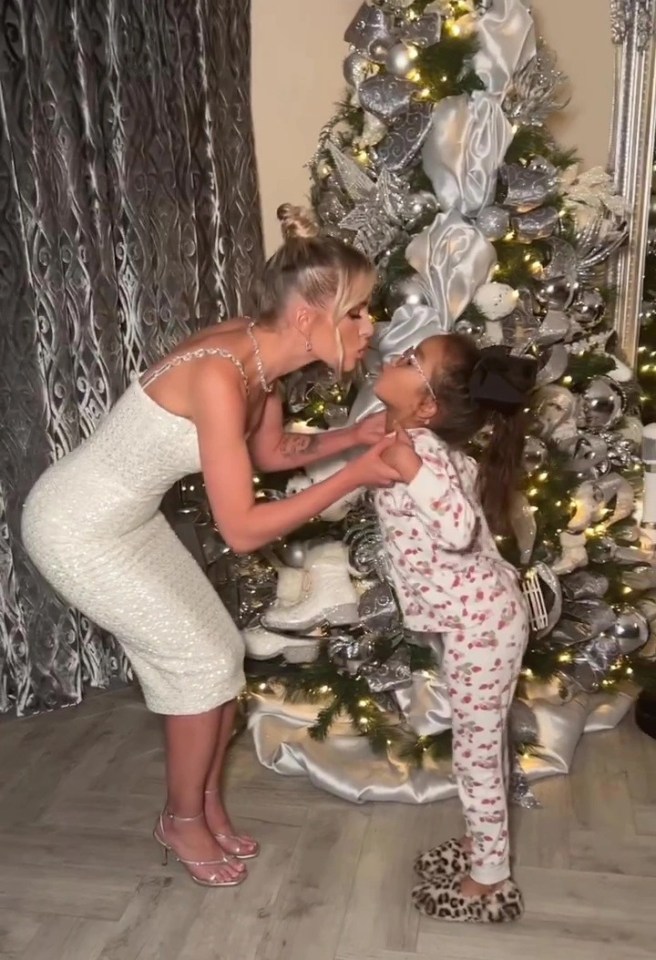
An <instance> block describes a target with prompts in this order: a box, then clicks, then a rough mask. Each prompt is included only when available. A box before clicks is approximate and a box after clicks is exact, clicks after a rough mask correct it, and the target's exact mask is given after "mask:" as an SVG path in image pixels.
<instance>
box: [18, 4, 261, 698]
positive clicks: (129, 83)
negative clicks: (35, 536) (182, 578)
mask: <svg viewBox="0 0 656 960" xmlns="http://www.w3.org/2000/svg"><path fill="white" fill-rule="evenodd" d="M0 8H1V10H0V429H1V439H0V602H1V604H2V609H1V610H0V711H9V710H14V711H15V712H16V713H17V714H18V715H24V714H27V713H31V712H35V711H38V710H42V709H48V708H53V707H56V706H64V705H67V704H73V703H76V702H78V701H79V700H80V698H81V696H82V691H83V688H84V686H85V684H90V685H92V686H106V685H107V684H109V683H110V682H111V681H112V679H114V678H116V679H119V680H120V679H126V677H127V676H128V670H127V665H126V664H125V662H124V661H123V660H122V658H121V656H120V654H119V652H118V650H117V648H116V647H115V646H114V644H113V642H112V640H111V638H109V637H106V636H103V635H102V634H101V632H100V631H99V630H98V629H97V628H96V627H95V626H94V625H93V624H91V623H89V622H88V621H86V620H85V619H84V618H83V617H81V616H80V615H79V614H78V613H76V612H75V611H72V610H70V609H67V608H66V607H65V606H63V605H62V604H61V603H60V602H59V601H58V600H57V599H56V598H55V597H54V596H53V595H52V593H51V592H50V591H49V589H48V588H47V586H46V585H45V584H44V583H43V581H42V580H41V579H40V578H39V577H38V576H37V574H36V573H35V572H34V570H33V569H32V568H31V566H30V564H29V562H28V561H27V559H26V557H25V554H24V552H23V550H22V548H21V544H20V540H19V523H20V513H21V504H22V503H23V501H24V499H25V496H26V494H27V492H28V491H29V489H30V487H31V485H32V483H33V482H34V481H35V479H36V478H37V476H38V475H39V474H40V473H41V472H42V471H43V470H44V469H45V468H46V466H47V465H48V464H49V463H50V462H51V461H52V460H54V459H55V458H58V457H60V456H62V455H63V454H64V453H66V452H67V451H68V450H70V449H71V448H73V447H75V446H76V445H77V444H78V443H79V441H80V440H81V439H82V438H84V437H86V436H87V435H88V434H89V433H90V432H91V431H93V429H94V426H95V424H96V423H97V421H98V419H99V418H100V417H102V416H103V414H104V413H105V412H106V411H107V410H108V409H109V407H110V406H111V405H112V403H113V402H114V401H115V400H116V398H117V397H118V396H119V395H120V394H121V393H122V391H123V390H124V389H125V387H126V385H127V383H128V381H129V380H130V378H131V377H132V376H133V375H134V374H136V373H137V372H138V371H140V370H142V369H143V368H144V367H145V366H146V365H147V364H149V363H150V362H152V361H153V359H155V358H156V357H157V356H159V355H160V354H161V353H163V352H164V351H165V350H166V349H167V348H169V347H170V346H171V345H172V344H173V343H174V342H175V341H176V340H178V339H180V338H181V337H183V336H184V335H185V334H187V333H188V332H189V331H190V330H192V329H193V328H195V327H197V326H198V325H199V324H201V323H207V322H214V321H216V320H217V319H221V318H223V317H226V316H227V315H229V314H234V313H237V312H245V311H246V310H247V309H248V292H249V289H250V287H251V278H252V277H253V275H254V273H256V272H257V271H258V270H259V268H260V265H261V257H262V248H261V236H260V224H259V204H258V198H257V187H256V177H255V164H254V156H253V142H252V132H251V119H250V104H249V87H250V77H249V74H250V45H249V44H250V38H249V17H250V3H249V0H23V2H16V0H4V2H3V3H2V4H0ZM199 318H203V319H202V320H201V319H199Z"/></svg>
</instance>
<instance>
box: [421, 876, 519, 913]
mask: <svg viewBox="0 0 656 960" xmlns="http://www.w3.org/2000/svg"><path fill="white" fill-rule="evenodd" d="M472 884H473V885H474V886H472ZM470 891H471V892H470ZM412 901H413V903H414V905H415V907H416V908H417V910H419V912H420V913H423V914H424V915H425V916H427V917H433V918H434V919H435V920H449V921H451V922H456V923H508V922H510V921H512V920H519V918H520V917H521V915H522V914H523V912H524V901H523V899H522V894H521V892H520V890H519V887H518V886H517V884H516V883H515V882H514V881H513V880H510V879H508V880H502V881H501V883H496V884H493V885H491V886H486V885H484V884H477V883H476V881H475V880H472V879H471V877H469V876H467V877H454V876H451V877H443V878H442V879H440V880H434V881H432V882H429V883H421V884H419V886H417V887H415V888H414V890H413V891H412Z"/></svg>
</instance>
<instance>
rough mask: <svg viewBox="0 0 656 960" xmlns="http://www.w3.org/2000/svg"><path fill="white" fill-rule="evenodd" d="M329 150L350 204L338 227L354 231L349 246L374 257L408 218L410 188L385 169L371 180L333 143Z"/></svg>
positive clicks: (396, 233) (383, 248) (382, 249)
mask: <svg viewBox="0 0 656 960" xmlns="http://www.w3.org/2000/svg"><path fill="white" fill-rule="evenodd" d="M329 151H330V154H331V156H332V159H333V162H334V164H335V170H336V173H337V176H338V178H339V180H340V182H341V184H342V186H343V188H344V190H345V191H346V192H347V193H348V195H349V197H350V198H351V200H352V201H353V204H354V207H353V209H352V210H351V211H350V212H349V213H347V214H346V216H345V217H344V218H343V219H342V220H341V221H340V223H339V227H340V229H341V230H347V231H349V233H354V234H355V237H354V238H353V241H352V242H353V245H354V246H356V247H357V248H358V249H359V250H362V252H363V253H365V254H366V255H367V256H368V257H369V258H370V259H371V260H374V259H376V257H377V256H378V255H379V254H380V253H382V252H383V251H384V250H386V249H387V248H388V247H389V246H390V244H392V243H393V241H394V240H395V238H396V237H397V235H398V233H399V231H400V230H402V229H403V227H404V225H405V224H406V223H407V221H408V219H410V218H411V216H412V209H411V200H410V188H409V186H408V184H407V183H406V181H405V180H403V179H402V178H400V177H397V176H396V175H395V174H393V173H392V172H391V171H390V170H387V169H386V168H383V169H382V170H381V172H380V174H379V176H378V179H377V180H374V179H373V177H371V176H369V174H368V173H366V172H365V171H364V170H363V169H362V168H361V167H360V166H359V165H358V164H357V163H356V161H355V160H353V159H351V158H350V157H348V156H347V155H346V154H344V153H342V151H341V150H339V149H338V148H337V147H336V146H335V145H334V144H330V145H329Z"/></svg>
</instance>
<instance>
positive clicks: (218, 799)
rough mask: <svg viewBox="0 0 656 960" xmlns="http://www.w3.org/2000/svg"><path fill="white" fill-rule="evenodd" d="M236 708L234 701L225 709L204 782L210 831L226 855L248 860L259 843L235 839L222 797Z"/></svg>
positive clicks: (241, 835) (243, 837) (248, 838)
mask: <svg viewBox="0 0 656 960" xmlns="http://www.w3.org/2000/svg"><path fill="white" fill-rule="evenodd" d="M237 707H238V704H237V701H236V700H231V701H230V703H226V704H225V705H224V707H223V708H222V715H221V722H220V726H219V732H218V736H217V741H216V749H215V751H214V756H213V758H212V762H211V764H210V767H209V771H208V774H207V780H206V782H205V817H206V819H207V824H208V826H209V828H210V830H211V831H212V833H213V834H215V836H219V837H220V839H221V846H222V847H223V848H224V850H225V851H226V852H227V853H231V854H233V855H234V856H241V857H245V858H249V857H251V856H253V855H254V854H256V853H257V851H258V845H257V842H256V841H255V840H252V839H251V838H250V837H246V836H244V835H243V834H240V835H238V836H235V834H234V830H233V827H232V823H231V821H230V816H229V814H228V812H227V810H226V808H225V801H224V798H223V766H224V762H225V756H226V753H227V750H228V745H229V744H230V740H231V739H232V736H233V733H234V731H235V718H236V715H237Z"/></svg>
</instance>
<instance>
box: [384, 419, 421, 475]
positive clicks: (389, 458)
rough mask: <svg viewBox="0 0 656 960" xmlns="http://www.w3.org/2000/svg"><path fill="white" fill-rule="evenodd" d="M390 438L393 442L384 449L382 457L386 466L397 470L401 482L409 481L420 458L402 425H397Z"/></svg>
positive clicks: (416, 469)
mask: <svg viewBox="0 0 656 960" xmlns="http://www.w3.org/2000/svg"><path fill="white" fill-rule="evenodd" d="M392 439H393V441H394V442H393V444H392V446H390V447H388V448H387V449H386V450H385V452H384V454H383V459H384V461H385V463H386V464H387V465H388V466H390V467H392V468H393V469H394V470H396V471H397V472H398V474H399V476H400V478H401V480H402V481H403V483H410V482H411V481H412V480H414V478H415V476H416V475H417V472H418V471H419V469H420V467H421V465H422V461H421V458H420V457H418V456H417V454H416V453H415V448H414V446H413V445H412V439H411V437H410V435H409V433H408V432H407V431H406V430H404V429H403V427H401V426H397V428H396V433H395V434H393V435H392Z"/></svg>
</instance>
